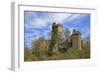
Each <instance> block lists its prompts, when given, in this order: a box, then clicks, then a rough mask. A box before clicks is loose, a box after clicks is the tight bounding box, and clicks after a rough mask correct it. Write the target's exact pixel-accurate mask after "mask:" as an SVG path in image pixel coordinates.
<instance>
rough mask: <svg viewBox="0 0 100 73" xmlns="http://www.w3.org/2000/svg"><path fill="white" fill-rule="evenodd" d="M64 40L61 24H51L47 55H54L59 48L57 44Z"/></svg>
mask: <svg viewBox="0 0 100 73" xmlns="http://www.w3.org/2000/svg"><path fill="white" fill-rule="evenodd" d="M63 39H64V30H63V25H62V24H56V23H55V22H54V23H53V24H52V37H51V40H50V44H49V49H48V52H49V54H53V53H56V52H57V51H58V48H59V44H60V43H62V42H63V41H62V40H63Z"/></svg>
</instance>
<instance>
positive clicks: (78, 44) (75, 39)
mask: <svg viewBox="0 0 100 73" xmlns="http://www.w3.org/2000/svg"><path fill="white" fill-rule="evenodd" d="M71 38H72V41H71V42H72V47H73V48H76V49H79V50H81V49H82V37H81V33H80V32H79V31H76V30H75V29H74V30H73V33H72V36H71Z"/></svg>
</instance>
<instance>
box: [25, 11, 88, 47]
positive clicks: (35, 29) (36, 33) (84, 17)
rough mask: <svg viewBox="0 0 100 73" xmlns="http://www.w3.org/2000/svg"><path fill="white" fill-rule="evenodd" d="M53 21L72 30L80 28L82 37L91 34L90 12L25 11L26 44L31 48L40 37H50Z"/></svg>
mask: <svg viewBox="0 0 100 73" xmlns="http://www.w3.org/2000/svg"><path fill="white" fill-rule="evenodd" d="M53 22H56V23H61V24H63V26H64V28H65V29H66V28H68V29H70V31H72V30H73V29H76V30H79V31H80V32H81V33H82V37H86V36H89V35H90V14H86V13H64V12H61V13H60V12H39V11H38V12H36V11H24V44H25V46H27V47H29V48H31V46H32V45H31V44H32V41H34V40H36V39H38V38H39V37H44V38H45V39H48V38H49V34H50V33H51V30H52V29H51V27H52V23H53Z"/></svg>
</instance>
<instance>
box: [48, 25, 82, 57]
mask: <svg viewBox="0 0 100 73" xmlns="http://www.w3.org/2000/svg"><path fill="white" fill-rule="evenodd" d="M65 38H66V37H65V36H64V27H63V25H62V24H56V23H53V24H52V37H51V40H50V44H49V49H48V53H49V54H50V55H51V54H53V53H56V52H57V51H58V50H59V48H61V47H60V46H61V45H63V43H64V45H65V44H66V45H68V44H67V43H66V40H65ZM70 43H71V47H72V48H76V49H79V50H81V49H82V37H81V33H80V32H79V31H76V30H75V29H74V30H73V33H72V35H71V40H70ZM62 48H63V47H62ZM64 48H65V47H64ZM66 49H68V48H66Z"/></svg>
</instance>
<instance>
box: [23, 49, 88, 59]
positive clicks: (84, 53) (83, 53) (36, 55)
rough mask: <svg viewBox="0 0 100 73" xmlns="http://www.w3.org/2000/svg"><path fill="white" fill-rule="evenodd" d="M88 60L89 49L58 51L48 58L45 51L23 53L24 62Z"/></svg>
mask: <svg viewBox="0 0 100 73" xmlns="http://www.w3.org/2000/svg"><path fill="white" fill-rule="evenodd" d="M87 58H90V49H86V48H84V49H82V50H78V49H74V48H69V49H68V50H67V52H64V53H61V52H60V51H58V52H56V53H55V54H53V55H52V56H48V54H47V52H46V51H39V52H33V53H31V52H29V51H27V52H25V53H24V60H25V61H42V60H63V59H87Z"/></svg>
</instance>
